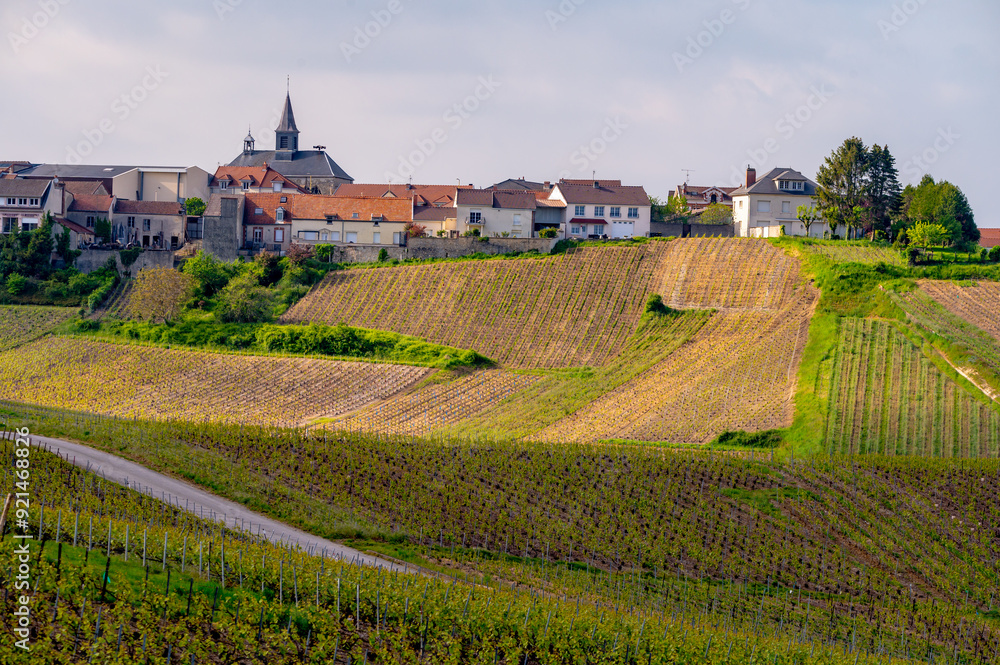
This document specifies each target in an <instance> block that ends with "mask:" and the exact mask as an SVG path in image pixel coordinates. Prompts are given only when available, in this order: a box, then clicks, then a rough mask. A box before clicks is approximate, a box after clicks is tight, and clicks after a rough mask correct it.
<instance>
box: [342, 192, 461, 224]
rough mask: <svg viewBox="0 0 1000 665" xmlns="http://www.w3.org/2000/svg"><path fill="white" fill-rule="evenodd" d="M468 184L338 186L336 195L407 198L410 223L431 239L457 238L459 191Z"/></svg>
mask: <svg viewBox="0 0 1000 665" xmlns="http://www.w3.org/2000/svg"><path fill="white" fill-rule="evenodd" d="M470 188H471V185H470V186H468V187H466V186H463V185H414V184H406V185H396V184H388V185H384V184H349V185H341V186H340V189H338V190H337V193H336V196H343V197H348V198H358V197H361V198H383V199H409V200H410V201H412V204H413V221H414V222H415V223H417V224H419V225H420V226H423V227H424V228H425V229H426V231H427V234H428V235H430V236H438V235H448V236H455V235H458V231H457V227H458V221H457V218H458V209H457V208H456V205H455V202H456V200H457V198H458V191H459V190H461V189H470Z"/></svg>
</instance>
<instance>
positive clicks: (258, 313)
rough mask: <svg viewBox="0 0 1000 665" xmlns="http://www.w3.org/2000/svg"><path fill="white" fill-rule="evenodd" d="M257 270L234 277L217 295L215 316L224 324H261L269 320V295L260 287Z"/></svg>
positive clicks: (270, 307) (270, 308)
mask: <svg viewBox="0 0 1000 665" xmlns="http://www.w3.org/2000/svg"><path fill="white" fill-rule="evenodd" d="M257 272H259V269H258V270H248V271H247V272H245V273H244V274H242V275H240V276H238V277H234V278H233V279H232V281H231V282H229V285H228V286H226V288H224V289H222V291H221V292H220V293H219V296H218V299H217V306H216V314H217V315H218V317H219V320H220V321H222V322H224V323H262V322H265V321H268V320H269V319H270V318H271V311H272V305H271V294H270V292H269V291H268V290H267V289H265V288H264V287H262V286H261V285H260V282H259V281H258V276H257V274H255V273H257Z"/></svg>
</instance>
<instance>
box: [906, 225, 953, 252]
mask: <svg viewBox="0 0 1000 665" xmlns="http://www.w3.org/2000/svg"><path fill="white" fill-rule="evenodd" d="M906 235H907V237H908V238H909V240H910V245H911V246H916V247H925V248H926V247H938V246H940V245H943V244H945V243H946V242H948V241H950V240H951V232H950V231H949V230H948V229H947V228H945V227H944V226H942V225H941V224H931V223H930V222H918V223H917V224H914V225H913V227H912V228H910V229H908V230H907V232H906Z"/></svg>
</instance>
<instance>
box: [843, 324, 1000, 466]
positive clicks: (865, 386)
mask: <svg viewBox="0 0 1000 665" xmlns="http://www.w3.org/2000/svg"><path fill="white" fill-rule="evenodd" d="M826 446H827V449H828V450H829V451H830V452H831V453H833V454H845V455H847V454H866V453H874V454H881V455H923V456H928V457H962V458H964V457H992V458H996V457H1000V412H998V411H997V410H996V409H994V408H991V407H989V406H987V405H986V404H984V403H982V402H980V401H977V400H976V399H975V398H974V397H973V396H972V394H971V393H969V392H968V391H966V390H964V389H963V388H961V387H960V386H959V385H958V384H956V383H955V382H954V381H952V380H951V379H950V378H948V377H947V376H945V375H944V374H942V373H941V371H940V370H938V368H937V367H936V366H935V365H934V364H933V363H932V362H931V361H930V360H928V358H927V357H925V356H924V354H923V353H922V352H921V350H920V349H919V348H917V347H915V346H914V345H913V344H912V343H911V342H910V340H908V339H907V338H906V337H904V336H903V335H902V334H901V333H900V332H899V331H897V330H896V329H895V328H894V327H893V326H892V325H891V324H889V323H886V322H881V321H875V320H870V319H843V320H842V321H841V328H840V340H839V344H838V346H837V356H836V358H835V359H834V363H833V372H832V377H831V384H830V404H829V412H828V420H827V434H826Z"/></svg>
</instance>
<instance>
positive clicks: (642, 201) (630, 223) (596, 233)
mask: <svg viewBox="0 0 1000 665" xmlns="http://www.w3.org/2000/svg"><path fill="white" fill-rule="evenodd" d="M548 199H549V200H550V201H558V202H559V203H561V204H562V205H565V206H566V209H565V212H564V215H563V222H562V227H563V228H562V235H563V237H565V238H592V237H597V238H600V237H603V236H607V237H609V238H635V237H643V236H648V235H649V230H650V221H651V215H652V204H651V203H650V200H649V195H648V194H647V193H646V190H645V189H643V188H642V187H635V186H627V185H622V183H621V181H620V180H560V181H559V182H557V183H556V184H555V187H554V188H553V190H552V193H551V194H550V196H549V197H548Z"/></svg>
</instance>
